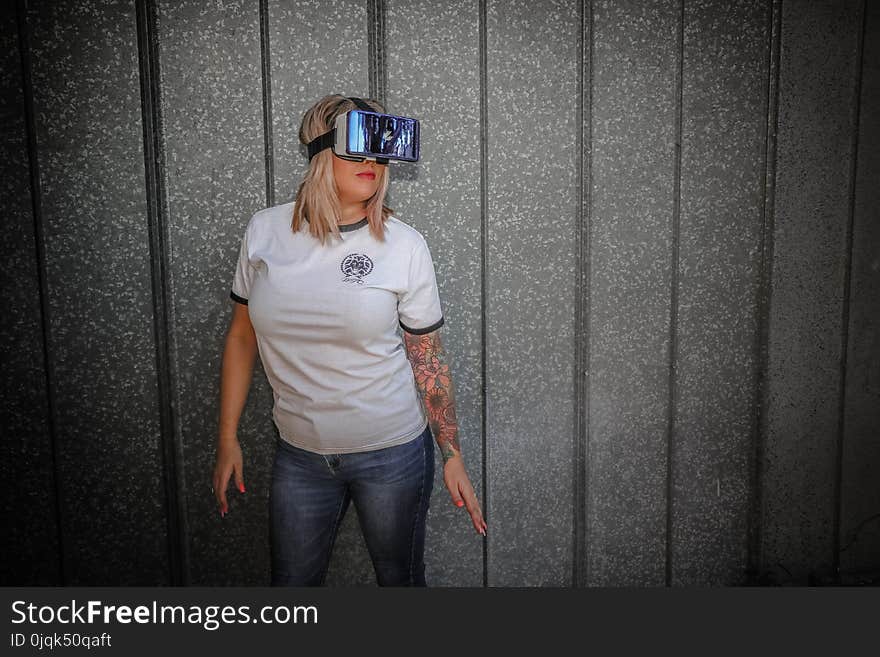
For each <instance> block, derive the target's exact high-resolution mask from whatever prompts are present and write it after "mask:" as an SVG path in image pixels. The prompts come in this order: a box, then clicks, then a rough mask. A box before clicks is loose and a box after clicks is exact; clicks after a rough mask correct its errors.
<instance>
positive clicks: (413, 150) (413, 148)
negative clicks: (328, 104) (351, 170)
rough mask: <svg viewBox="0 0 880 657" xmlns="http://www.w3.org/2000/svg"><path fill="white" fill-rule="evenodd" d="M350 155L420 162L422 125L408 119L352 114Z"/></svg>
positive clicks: (349, 132)
mask: <svg viewBox="0 0 880 657" xmlns="http://www.w3.org/2000/svg"><path fill="white" fill-rule="evenodd" d="M348 152H349V153H350V154H351V155H367V156H371V157H392V158H394V159H398V160H408V161H410V162H416V161H418V159H419V122H418V120H417V119H411V118H408V117H405V116H393V115H391V114H376V113H373V112H364V111H362V110H352V111H351V112H349V114H348Z"/></svg>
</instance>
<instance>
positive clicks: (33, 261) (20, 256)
mask: <svg viewBox="0 0 880 657" xmlns="http://www.w3.org/2000/svg"><path fill="white" fill-rule="evenodd" d="M17 23H18V21H17V17H16V12H15V11H8V12H6V13H4V14H3V15H2V17H0V116H2V117H3V121H0V130H2V132H0V139H2V152H3V155H4V157H3V160H2V162H0V179H2V180H3V184H2V185H0V207H2V208H3V209H4V215H5V216H4V223H3V226H4V230H3V231H2V233H0V252H2V254H3V257H2V258H0V277H2V280H3V290H4V311H3V313H2V318H0V344H2V345H3V347H2V353H3V367H2V370H0V371H2V378H0V399H2V400H3V403H2V405H0V427H2V438H0V480H2V481H3V482H5V486H4V492H3V498H2V499H3V502H2V507H0V513H2V515H3V518H5V519H6V520H5V523H4V525H5V526H4V530H3V532H2V544H0V553H2V554H3V558H2V559H0V585H3V586H13V585H17V586H46V585H50V586H60V585H62V584H63V582H62V581H61V564H60V554H61V553H60V543H59V538H58V531H57V529H58V526H57V517H56V513H55V503H56V490H55V483H54V480H53V472H52V470H53V455H52V437H51V435H50V423H49V419H48V405H49V404H48V397H47V383H46V371H45V365H46V362H45V359H44V353H43V318H42V310H41V307H40V306H41V289H40V281H39V271H38V267H40V262H39V261H38V259H37V257H36V256H37V247H36V244H35V230H34V222H35V220H36V219H35V217H34V215H33V210H34V208H35V207H39V205H38V204H34V203H33V198H32V194H35V193H38V192H39V190H31V189H30V173H29V169H30V166H31V164H35V163H30V162H29V153H28V134H27V130H28V124H27V121H26V117H25V111H26V103H25V93H26V88H25V83H24V79H23V76H22V63H23V57H22V56H23V55H25V54H26V53H25V52H24V47H25V44H23V43H22V44H21V46H22V49H21V50H20V47H19V46H20V40H19V35H18V29H19V28H18V24H17ZM25 63H26V60H25ZM22 509H27V513H22Z"/></svg>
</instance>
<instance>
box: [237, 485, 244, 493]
mask: <svg viewBox="0 0 880 657" xmlns="http://www.w3.org/2000/svg"><path fill="white" fill-rule="evenodd" d="M238 490H240V491H241V492H242V493H243V492H244V484H241V486H239V487H238Z"/></svg>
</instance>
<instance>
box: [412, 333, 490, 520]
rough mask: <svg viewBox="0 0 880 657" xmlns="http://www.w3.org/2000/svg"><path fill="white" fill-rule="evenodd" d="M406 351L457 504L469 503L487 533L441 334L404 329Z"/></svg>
mask: <svg viewBox="0 0 880 657" xmlns="http://www.w3.org/2000/svg"><path fill="white" fill-rule="evenodd" d="M403 341H404V344H405V345H406V355H407V357H408V358H409V361H410V364H411V365H412V368H413V375H414V376H415V380H416V385H417V386H418V389H419V392H420V393H421V395H422V400H423V401H424V403H425V412H426V413H427V415H428V424H429V425H430V426H431V433H433V434H434V439H435V440H436V441H437V446H438V447H439V448H440V454H441V455H442V456H443V481H444V483H445V484H446V488H447V489H449V493H450V495H452V502H453V503H454V504H455V505H456V506H459V507H460V506H464V505H466V506H467V510H468V513H470V515H471V521H472V522H473V524H474V529H476V530H477V532H479V533H480V534H483V536H485V535H486V521H485V520H483V513H482V511H481V509H480V503H479V502H478V501H477V495H476V493H474V487H473V486H472V485H471V482H470V480H469V479H468V476H467V472H466V471H465V469H464V461H463V460H462V458H461V446H460V445H459V443H458V420H457V419H456V417H455V393H454V389H453V386H452V374H451V373H450V371H449V363H448V362H447V358H446V352H445V351H444V350H443V345H442V344H441V343H440V334H439V333H438V332H437V331H431V332H430V333H425V334H424V335H413V334H411V333H408V332H407V331H404V332H403Z"/></svg>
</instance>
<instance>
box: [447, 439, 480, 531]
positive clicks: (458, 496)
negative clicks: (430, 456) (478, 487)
mask: <svg viewBox="0 0 880 657" xmlns="http://www.w3.org/2000/svg"><path fill="white" fill-rule="evenodd" d="M443 482H444V483H445V484H446V488H448V489H449V494H450V495H451V496H452V503H453V504H455V506H458V507H461V506H464V507H467V510H468V513H470V514H471V522H473V523H474V529H476V530H477V533H478V534H482V535H483V536H485V535H486V521H485V520H483V512H482V510H481V509H480V503H479V502H478V501H477V494H476V493H475V492H474V487H473V486H471V480H470V479H468V476H467V472H465V469H464V461H463V460H462V458H461V456H458V455H456V456H452V457H450V458H449V459H448V460H447V461H446V463H444V464H443Z"/></svg>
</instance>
